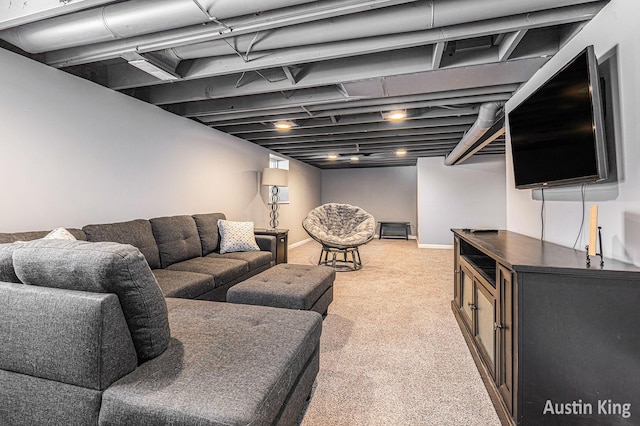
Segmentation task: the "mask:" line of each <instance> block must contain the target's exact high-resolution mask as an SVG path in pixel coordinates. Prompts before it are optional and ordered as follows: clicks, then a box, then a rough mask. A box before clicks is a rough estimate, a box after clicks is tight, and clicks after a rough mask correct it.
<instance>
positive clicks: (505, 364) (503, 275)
mask: <svg viewBox="0 0 640 426" xmlns="http://www.w3.org/2000/svg"><path fill="white" fill-rule="evenodd" d="M498 287H499V291H500V298H499V300H500V302H499V306H498V308H499V309H498V321H497V322H496V331H497V339H498V363H497V367H498V368H497V371H496V385H498V390H499V391H500V395H501V396H502V399H503V400H504V402H505V404H506V405H507V408H508V409H509V411H510V412H511V413H513V376H514V368H513V365H514V360H513V354H514V350H515V348H514V347H513V343H514V335H513V276H512V272H511V271H510V270H509V269H507V268H505V267H503V266H501V265H500V266H498Z"/></svg>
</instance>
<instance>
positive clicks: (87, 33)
mask: <svg viewBox="0 0 640 426" xmlns="http://www.w3.org/2000/svg"><path fill="white" fill-rule="evenodd" d="M487 1H489V2H491V3H493V6H492V7H488V6H487V4H486V3H487ZM487 1H483V2H478V1H477V0H446V1H444V0H438V1H436V0H432V1H417V2H415V5H417V6H418V7H419V8H420V9H421V10H420V12H422V9H424V10H425V12H424V14H423V13H419V14H418V15H419V18H420V19H421V21H422V22H421V25H422V27H423V28H424V27H426V28H439V27H444V26H451V25H456V24H460V23H464V22H468V21H476V20H481V19H491V18H497V17H500V16H504V15H505V8H507V9H508V12H509V14H513V15H515V14H521V13H529V12H535V11H539V10H544V9H550V8H558V7H563V6H570V5H578V4H584V3H589V2H592V1H593V0H517V1H515V0H514V1H510V2H504V0H487ZM305 3H316V2H311V1H310V0H254V1H251V2H245V1H238V0H163V1H157V0H129V1H126V2H121V3H115V4H112V5H108V6H103V7H100V8H97V9H91V10H86V11H82V12H78V13H75V14H71V15H65V16H60V17H57V18H52V19H49V20H45V21H40V22H34V23H31V24H28V25H24V26H21V27H16V28H12V29H10V30H7V31H3V32H0V38H2V39H4V40H6V41H8V42H10V43H12V44H14V45H16V46H18V47H20V48H21V49H23V50H25V51H27V52H29V53H42V52H45V51H51V50H59V49H65V48H70V47H74V46H80V45H86V44H93V43H100V42H105V41H113V40H117V39H125V38H129V37H134V36H142V35H148V34H152V33H158V32H161V31H166V30H170V29H177V28H182V27H189V26H192V25H196V24H200V23H206V22H209V21H211V20H212V18H215V20H224V19H227V18H231V17H237V16H242V15H248V14H255V13H258V12H260V11H264V10H274V9H279V8H286V7H290V6H295V5H299V4H305ZM388 11H389V12H391V11H392V9H388ZM356 18H358V17H357V16H356ZM360 18H362V17H360ZM357 22H358V23H357V24H356V25H352V28H351V29H350V31H353V32H354V34H356V33H355V30H356V29H357V28H366V27H367V25H363V24H362V23H361V19H359V20H358V21H357ZM388 22H390V23H393V24H395V27H396V28H395V31H398V28H399V27H400V28H403V29H404V26H403V25H400V24H399V23H397V22H394V21H393V20H388ZM301 27H302V28H301V32H302V33H305V32H306V33H307V34H308V33H311V31H308V30H307V29H305V28H308V27H306V26H301ZM405 31H410V30H405ZM299 33H300V32H299ZM315 33H318V32H317V31H316V32H315ZM322 33H326V31H321V32H320V34H322ZM230 34H232V33H230ZM296 37H297V36H296ZM344 37H346V38H347V39H353V38H357V37H358V36H357V35H349V30H347V33H346V34H344ZM227 48H228V46H227ZM238 50H241V49H238ZM227 52H228V50H227ZM208 56H213V55H211V54H209V55H208Z"/></svg>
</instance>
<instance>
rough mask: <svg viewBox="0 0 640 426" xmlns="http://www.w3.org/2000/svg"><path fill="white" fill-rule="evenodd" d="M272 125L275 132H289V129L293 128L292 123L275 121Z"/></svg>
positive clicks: (293, 124)
mask: <svg viewBox="0 0 640 426" xmlns="http://www.w3.org/2000/svg"><path fill="white" fill-rule="evenodd" d="M273 125H274V126H275V128H276V129H277V130H289V129H290V128H292V127H294V126H295V123H294V122H293V121H286V120H283V121H276V122H275V123H273Z"/></svg>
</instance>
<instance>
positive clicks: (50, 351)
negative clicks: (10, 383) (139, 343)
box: [0, 283, 138, 423]
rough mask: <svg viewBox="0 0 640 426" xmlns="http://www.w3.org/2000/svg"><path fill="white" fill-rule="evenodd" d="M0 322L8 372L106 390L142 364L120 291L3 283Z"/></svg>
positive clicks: (0, 353) (0, 356)
mask: <svg viewBox="0 0 640 426" xmlns="http://www.w3.org/2000/svg"><path fill="white" fill-rule="evenodd" d="M0 324H2V327H0V342H2V345H1V349H0V369H2V370H8V371H13V372H16V373H20V374H22V375H27V376H34V377H39V378H42V379H46V380H51V381H53V382H51V383H54V382H61V383H67V384H70V385H74V386H80V387H85V388H90V389H95V390H104V389H105V388H107V387H108V386H109V385H111V384H112V383H113V382H115V381H116V380H118V379H119V378H121V377H122V376H124V375H126V374H128V373H130V372H132V371H133V370H135V369H136V366H137V364H138V358H137V356H136V351H135V348H134V346H133V341H132V340H131V334H130V333H129V328H128V327H127V323H126V321H125V317H124V315H123V313H122V307H121V305H120V302H119V301H118V296H116V295H115V294H109V293H93V292H87V291H73V290H64V289H59V288H47V287H39V286H31V285H22V284H9V283H0ZM36 383H37V382H36ZM3 384H4V383H3ZM25 393H27V394H31V393H30V392H25ZM30 397H31V395H30ZM39 402H44V401H39ZM0 405H1V404H0ZM5 408H6V407H5ZM1 418H2V416H1V415H0V419H1ZM0 423H2V422H1V421H0ZM10 423H11V422H10Z"/></svg>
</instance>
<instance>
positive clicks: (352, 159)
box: [350, 155, 360, 161]
mask: <svg viewBox="0 0 640 426" xmlns="http://www.w3.org/2000/svg"><path fill="white" fill-rule="evenodd" d="M350 160H351V161H360V157H358V156H357V155H354V156H353V157H351V158H350Z"/></svg>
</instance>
